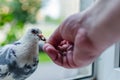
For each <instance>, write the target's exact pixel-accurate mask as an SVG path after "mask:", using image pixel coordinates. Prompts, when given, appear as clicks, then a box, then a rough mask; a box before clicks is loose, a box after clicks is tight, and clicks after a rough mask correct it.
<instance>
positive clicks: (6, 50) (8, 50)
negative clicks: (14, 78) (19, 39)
mask: <svg viewBox="0 0 120 80" xmlns="http://www.w3.org/2000/svg"><path fill="white" fill-rule="evenodd" d="M15 60H16V55H15V51H14V46H13V45H6V46H5V47H3V48H1V49H0V79H4V78H5V77H6V76H9V75H10V72H9V71H10V70H9V65H10V64H12V63H13V62H14V61H15Z"/></svg>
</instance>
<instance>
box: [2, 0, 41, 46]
mask: <svg viewBox="0 0 120 80" xmlns="http://www.w3.org/2000/svg"><path fill="white" fill-rule="evenodd" d="M41 7H42V1H41V0H0V28H2V27H3V26H4V25H5V24H6V23H9V24H10V25H11V27H10V30H9V32H8V35H7V37H6V40H5V41H4V42H3V43H2V44H1V45H5V44H8V43H11V42H13V41H15V40H16V39H17V36H18V35H17V34H18V33H20V32H21V33H22V30H23V28H24V24H26V23H35V22H36V20H35V18H36V14H37V12H38V10H39V9H40V8H41Z"/></svg>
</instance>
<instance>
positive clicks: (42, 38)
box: [38, 34, 46, 41]
mask: <svg viewBox="0 0 120 80" xmlns="http://www.w3.org/2000/svg"><path fill="white" fill-rule="evenodd" d="M38 37H39V38H40V40H42V41H46V38H45V37H44V36H43V35H42V34H38Z"/></svg>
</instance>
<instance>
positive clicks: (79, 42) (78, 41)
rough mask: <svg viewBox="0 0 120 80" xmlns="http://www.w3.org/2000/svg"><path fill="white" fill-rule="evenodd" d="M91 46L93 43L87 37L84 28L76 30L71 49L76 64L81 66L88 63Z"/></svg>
mask: <svg viewBox="0 0 120 80" xmlns="http://www.w3.org/2000/svg"><path fill="white" fill-rule="evenodd" d="M93 48H94V47H93V44H92V42H91V40H90V39H89V38H88V34H87V32H86V30H85V29H80V30H78V32H77V35H76V37H75V45H74V51H73V61H74V62H75V63H76V65H78V66H81V67H82V66H85V65H87V64H89V63H90V62H91V60H92V56H91V52H92V50H93Z"/></svg>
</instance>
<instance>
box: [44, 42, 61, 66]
mask: <svg viewBox="0 0 120 80" xmlns="http://www.w3.org/2000/svg"><path fill="white" fill-rule="evenodd" d="M43 50H44V51H45V52H46V53H47V54H48V56H49V57H50V58H51V59H52V61H53V62H54V63H56V64H57V65H60V66H62V64H63V60H62V57H61V55H60V53H59V52H58V51H57V50H56V49H55V48H54V47H53V46H52V45H51V44H49V43H46V44H45V45H44V46H43Z"/></svg>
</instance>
